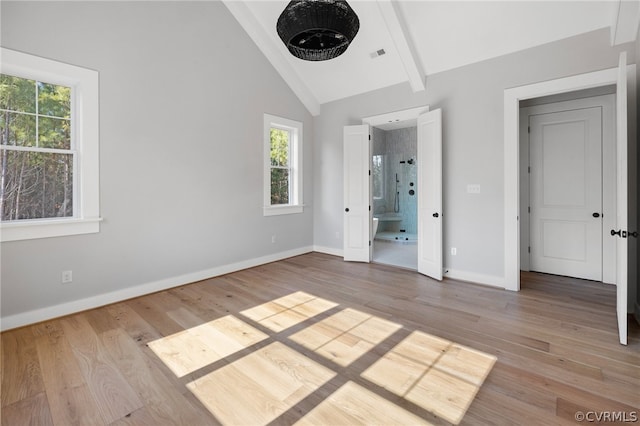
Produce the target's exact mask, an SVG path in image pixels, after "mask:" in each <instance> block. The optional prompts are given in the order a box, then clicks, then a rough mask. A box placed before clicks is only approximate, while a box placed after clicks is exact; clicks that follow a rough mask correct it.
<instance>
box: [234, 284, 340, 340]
mask: <svg viewBox="0 0 640 426" xmlns="http://www.w3.org/2000/svg"><path fill="white" fill-rule="evenodd" d="M336 306H338V304H337V303H334V302H330V301H328V300H325V299H322V298H319V297H315V296H312V295H310V294H308V293H305V292H303V291H298V292H296V293H292V294H289V295H287V296H284V297H281V298H279V299H275V300H272V301H270V302H267V303H263V304H262V305H258V306H256V307H254V308H251V309H247V310H244V311H242V312H240V313H241V314H242V315H244V316H245V317H247V318H249V319H252V320H253V321H255V322H257V323H259V324H261V325H263V326H265V327H267V328H268V329H270V330H273V331H275V332H276V333H277V332H280V331H283V330H286V329H287V328H289V327H293V326H294V325H296V324H299V323H301V322H303V321H306V320H307V319H309V318H311V317H314V316H316V315H318V314H320V313H322V312H325V311H327V310H329V309H331V308H333V307H336Z"/></svg>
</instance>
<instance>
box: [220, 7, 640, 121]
mask: <svg viewBox="0 0 640 426" xmlns="http://www.w3.org/2000/svg"><path fill="white" fill-rule="evenodd" d="M223 1H224V3H225V5H226V6H227V8H228V9H229V10H230V11H231V13H232V14H233V15H234V16H235V18H236V19H237V20H238V22H239V23H240V25H242V27H243V28H244V29H245V31H246V32H247V33H248V34H249V35H250V36H251V38H252V39H253V41H254V42H255V43H256V45H257V46H258V47H259V48H260V50H262V52H263V53H264V54H265V56H266V57H267V58H268V59H269V61H270V62H271V63H272V64H273V66H274V67H275V68H276V70H277V71H278V72H279V73H280V74H281V75H282V77H283V78H284V80H285V81H286V82H287V84H289V86H290V87H291V88H292V90H293V91H294V92H295V93H296V95H297V96H298V97H299V98H300V100H301V101H302V102H303V103H304V105H305V106H306V107H307V109H308V110H309V111H310V112H311V113H312V114H313V115H317V114H319V112H320V105H321V104H323V103H326V102H331V101H334V100H338V99H342V98H346V97H349V96H353V95H357V94H360V93H365V92H369V91H372V90H376V89H380V88H383V87H387V86H391V85H394V84H398V83H405V82H406V83H408V84H410V85H411V87H412V89H413V90H414V91H416V92H417V91H420V90H424V87H425V86H424V81H425V76H428V75H429V74H434V73H437V72H441V71H446V70H450V69H453V68H456V67H460V66H463V65H467V64H471V63H474V62H479V61H483V60H486V59H490V58H494V57H497V56H501V55H504V54H508V53H512V52H516V51H519V50H523V49H527V48H530V47H535V46H539V45H542V44H545V43H549V42H553V41H556V40H560V39H564V38H568V37H572V36H575V35H578V34H583V33H586V32H590V31H594V30H598V29H602V28H611V43H612V44H620V43H625V42H629V41H633V40H635V37H636V35H637V33H638V23H639V22H640V0H606V1H566V0H565V1H540V0H538V1H431V0H412V1H396V0H349V4H350V5H351V7H352V8H353V10H354V11H355V12H356V14H357V15H358V17H359V19H360V31H359V32H358V34H357V36H356V38H355V40H354V41H353V43H352V44H351V46H349V48H348V49H347V51H346V52H345V53H344V54H343V55H341V56H339V57H338V58H335V59H332V60H329V61H323V62H308V61H303V60H300V59H298V58H295V57H293V56H292V55H291V54H290V53H289V52H288V51H287V49H286V47H285V46H284V44H283V43H282V41H281V40H280V39H279V37H278V35H277V33H276V21H277V19H278V16H279V15H280V13H281V12H282V10H283V9H284V8H285V7H286V5H287V3H288V1H287V0H274V1H270V0H253V1H243V0H223ZM380 49H384V52H385V54H383V55H377V54H376V53H375V52H377V51H379V50H380Z"/></svg>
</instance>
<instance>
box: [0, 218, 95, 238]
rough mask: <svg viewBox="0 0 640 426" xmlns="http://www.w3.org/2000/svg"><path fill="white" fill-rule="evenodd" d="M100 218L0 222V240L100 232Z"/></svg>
mask: <svg viewBox="0 0 640 426" xmlns="http://www.w3.org/2000/svg"><path fill="white" fill-rule="evenodd" d="M101 221H102V218H92V219H48V220H25V221H20V222H10V223H2V224H0V241H2V242H3V243H4V242H8V241H20V240H34V239H37V238H50V237H64V236H68V235H80V234H94V233H97V232H100V222H101Z"/></svg>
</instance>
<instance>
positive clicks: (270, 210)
mask: <svg viewBox="0 0 640 426" xmlns="http://www.w3.org/2000/svg"><path fill="white" fill-rule="evenodd" d="M303 211H304V204H296V205H283V206H265V207H264V208H263V214H264V216H277V215H281V214H295V213H302V212H303Z"/></svg>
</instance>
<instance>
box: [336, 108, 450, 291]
mask: <svg viewBox="0 0 640 426" xmlns="http://www.w3.org/2000/svg"><path fill="white" fill-rule="evenodd" d="M427 111H428V107H418V108H413V109H411V110H404V111H399V112H394V113H389V114H384V115H378V116H374V117H368V118H364V119H363V123H364V124H362V125H352V126H345V127H344V129H343V155H344V156H343V171H344V187H343V188H344V194H343V196H344V212H345V215H344V221H343V226H344V242H343V247H344V249H343V250H344V251H343V258H344V260H345V261H352V262H370V261H371V260H372V246H373V244H372V234H373V228H374V223H375V222H374V220H373V219H374V217H373V213H374V211H373V209H372V205H373V200H372V198H373V197H372V191H371V187H372V173H371V169H372V167H373V165H372V160H373V157H372V155H371V137H370V136H371V135H370V133H369V130H370V126H378V125H380V124H384V123H391V122H401V121H404V120H408V119H412V120H415V122H416V127H417V130H416V136H417V140H416V145H417V155H416V158H415V159H414V160H413V161H412V162H411V163H414V164H416V166H417V165H420V164H421V165H422V166H421V167H419V168H418V167H416V169H417V178H416V181H415V182H414V186H415V187H416V188H418V187H419V188H422V189H421V194H420V196H418V193H417V190H414V196H416V198H417V205H418V206H417V207H418V208H417V214H416V216H417V238H416V239H417V246H418V247H417V253H418V259H417V260H418V261H417V271H418V272H419V273H421V274H424V275H428V276H429V277H431V278H434V279H436V280H442V276H443V268H442V266H443V265H442V259H443V256H442V228H443V226H442V110H441V109H436V110H434V111H429V112H427ZM400 117H401V118H400ZM408 160H411V159H408ZM408 160H407V159H405V160H404V161H405V165H406V163H407V161H408ZM400 161H401V160H399V161H398V162H399V164H401V163H400ZM411 163H409V165H413V164H411ZM393 176H394V177H395V173H394V175H393ZM408 182H410V181H408ZM398 183H399V182H398ZM394 187H395V186H394ZM410 191H411V189H409V191H408V192H410ZM394 202H395V199H394ZM405 241H406V240H405Z"/></svg>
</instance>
